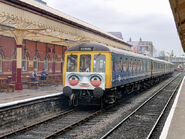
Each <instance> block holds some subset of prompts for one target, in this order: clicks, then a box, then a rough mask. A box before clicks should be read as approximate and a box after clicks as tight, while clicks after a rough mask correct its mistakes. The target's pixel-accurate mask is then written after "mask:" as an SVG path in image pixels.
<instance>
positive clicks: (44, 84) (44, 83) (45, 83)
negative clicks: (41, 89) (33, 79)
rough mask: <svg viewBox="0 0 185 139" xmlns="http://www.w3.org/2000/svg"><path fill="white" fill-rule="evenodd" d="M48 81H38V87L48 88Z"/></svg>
mask: <svg viewBox="0 0 185 139" xmlns="http://www.w3.org/2000/svg"><path fill="white" fill-rule="evenodd" d="M48 85H49V84H48V81H47V80H39V86H48Z"/></svg>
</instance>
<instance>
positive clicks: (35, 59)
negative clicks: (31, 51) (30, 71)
mask: <svg viewBox="0 0 185 139" xmlns="http://www.w3.org/2000/svg"><path fill="white" fill-rule="evenodd" d="M33 68H34V69H38V57H37V56H35V57H34V58H33Z"/></svg>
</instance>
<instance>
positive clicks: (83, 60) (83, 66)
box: [80, 55, 91, 72]
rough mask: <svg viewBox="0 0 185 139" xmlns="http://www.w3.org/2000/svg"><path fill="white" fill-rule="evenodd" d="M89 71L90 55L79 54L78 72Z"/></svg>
mask: <svg viewBox="0 0 185 139" xmlns="http://www.w3.org/2000/svg"><path fill="white" fill-rule="evenodd" d="M90 71H91V55H80V72H90Z"/></svg>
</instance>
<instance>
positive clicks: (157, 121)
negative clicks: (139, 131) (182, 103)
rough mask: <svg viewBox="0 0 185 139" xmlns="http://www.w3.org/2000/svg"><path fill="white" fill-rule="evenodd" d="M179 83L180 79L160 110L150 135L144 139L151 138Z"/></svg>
mask: <svg viewBox="0 0 185 139" xmlns="http://www.w3.org/2000/svg"><path fill="white" fill-rule="evenodd" d="M181 82H182V79H181V80H180V81H179V83H178V84H177V86H176V87H175V89H174V90H173V93H172V94H171V96H170V97H169V99H168V101H167V103H166V105H165V107H164V108H163V110H162V112H161V114H160V115H159V117H158V118H157V120H156V122H155V124H154V125H153V127H152V129H151V130H150V133H149V134H148V136H147V138H146V139H149V138H150V137H151V135H152V133H153V132H154V130H155V128H156V126H157V124H158V123H159V121H160V119H161V117H162V115H163V114H164V112H165V110H166V108H167V106H168V105H169V103H170V102H171V100H172V97H173V96H174V95H175V92H176V91H177V90H178V88H179V85H180V84H181Z"/></svg>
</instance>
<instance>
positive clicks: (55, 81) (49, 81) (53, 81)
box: [48, 79, 58, 86]
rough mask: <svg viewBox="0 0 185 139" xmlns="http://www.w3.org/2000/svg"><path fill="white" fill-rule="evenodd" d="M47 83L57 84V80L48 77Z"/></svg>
mask: <svg viewBox="0 0 185 139" xmlns="http://www.w3.org/2000/svg"><path fill="white" fill-rule="evenodd" d="M48 83H49V84H52V85H56V86H58V81H57V80H54V79H53V80H52V79H50V80H48Z"/></svg>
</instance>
